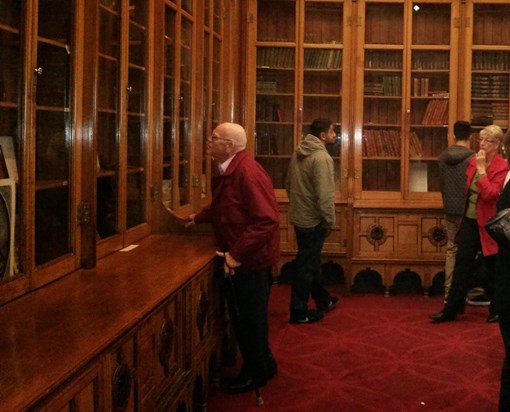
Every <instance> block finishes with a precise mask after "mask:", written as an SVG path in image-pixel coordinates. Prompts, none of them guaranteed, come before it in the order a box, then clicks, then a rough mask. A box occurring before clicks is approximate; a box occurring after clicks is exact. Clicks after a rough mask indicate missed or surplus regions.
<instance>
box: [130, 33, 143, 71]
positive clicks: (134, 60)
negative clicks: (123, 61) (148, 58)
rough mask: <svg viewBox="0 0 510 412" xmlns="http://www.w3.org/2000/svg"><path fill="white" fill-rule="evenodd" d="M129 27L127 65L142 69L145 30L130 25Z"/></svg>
mask: <svg viewBox="0 0 510 412" xmlns="http://www.w3.org/2000/svg"><path fill="white" fill-rule="evenodd" d="M129 26H130V28H129V30H130V31H129V63H131V64H135V65H137V66H142V67H144V66H145V50H146V44H145V34H146V30H145V28H141V27H139V26H137V25H135V24H132V23H131V24H130V25H129Z"/></svg>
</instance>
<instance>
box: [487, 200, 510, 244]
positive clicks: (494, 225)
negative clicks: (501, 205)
mask: <svg viewBox="0 0 510 412" xmlns="http://www.w3.org/2000/svg"><path fill="white" fill-rule="evenodd" d="M485 229H486V230H487V233H488V234H489V235H491V237H492V238H493V239H494V240H495V241H496V242H498V243H503V244H508V242H510V208H508V209H503V210H500V211H499V212H498V213H496V214H495V215H494V216H492V217H491V218H490V219H489V221H488V222H487V223H486V224H485Z"/></svg>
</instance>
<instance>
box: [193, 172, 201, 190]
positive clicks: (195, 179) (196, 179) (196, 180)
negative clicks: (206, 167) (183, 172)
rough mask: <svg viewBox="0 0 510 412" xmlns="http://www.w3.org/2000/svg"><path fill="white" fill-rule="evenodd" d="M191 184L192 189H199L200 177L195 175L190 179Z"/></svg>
mask: <svg viewBox="0 0 510 412" xmlns="http://www.w3.org/2000/svg"><path fill="white" fill-rule="evenodd" d="M191 184H192V185H193V187H199V186H200V176H198V175H195V176H193V177H192V178H191Z"/></svg>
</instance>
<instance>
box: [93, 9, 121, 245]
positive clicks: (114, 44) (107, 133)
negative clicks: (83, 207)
mask: <svg viewBox="0 0 510 412" xmlns="http://www.w3.org/2000/svg"><path fill="white" fill-rule="evenodd" d="M101 4H102V5H104V6H105V7H107V8H105V7H100V8H99V33H98V35H99V53H98V57H97V58H98V79H97V86H96V87H97V90H96V96H97V104H96V110H97V111H96V129H95V139H96V147H97V167H98V170H97V180H96V191H97V198H96V208H97V215H96V230H97V235H98V238H99V239H105V238H108V237H110V236H113V235H115V234H117V233H119V230H120V227H119V144H120V143H119V136H118V124H119V92H120V86H119V76H120V61H119V57H120V16H119V13H118V10H119V7H120V1H118V0H102V1H101ZM104 85H108V87H104Z"/></svg>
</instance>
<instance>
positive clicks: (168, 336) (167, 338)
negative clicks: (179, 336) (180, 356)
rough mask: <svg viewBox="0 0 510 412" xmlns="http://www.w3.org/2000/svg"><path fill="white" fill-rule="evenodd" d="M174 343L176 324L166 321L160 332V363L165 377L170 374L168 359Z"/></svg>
mask: <svg viewBox="0 0 510 412" xmlns="http://www.w3.org/2000/svg"><path fill="white" fill-rule="evenodd" d="M173 343H174V324H173V322H172V321H171V320H166V319H165V320H164V321H163V323H162V324H161V330H160V332H159V363H160V364H161V366H162V367H163V372H164V374H165V376H168V375H169V374H170V367H169V365H168V359H169V358H170V354H171V353H172V348H173Z"/></svg>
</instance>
